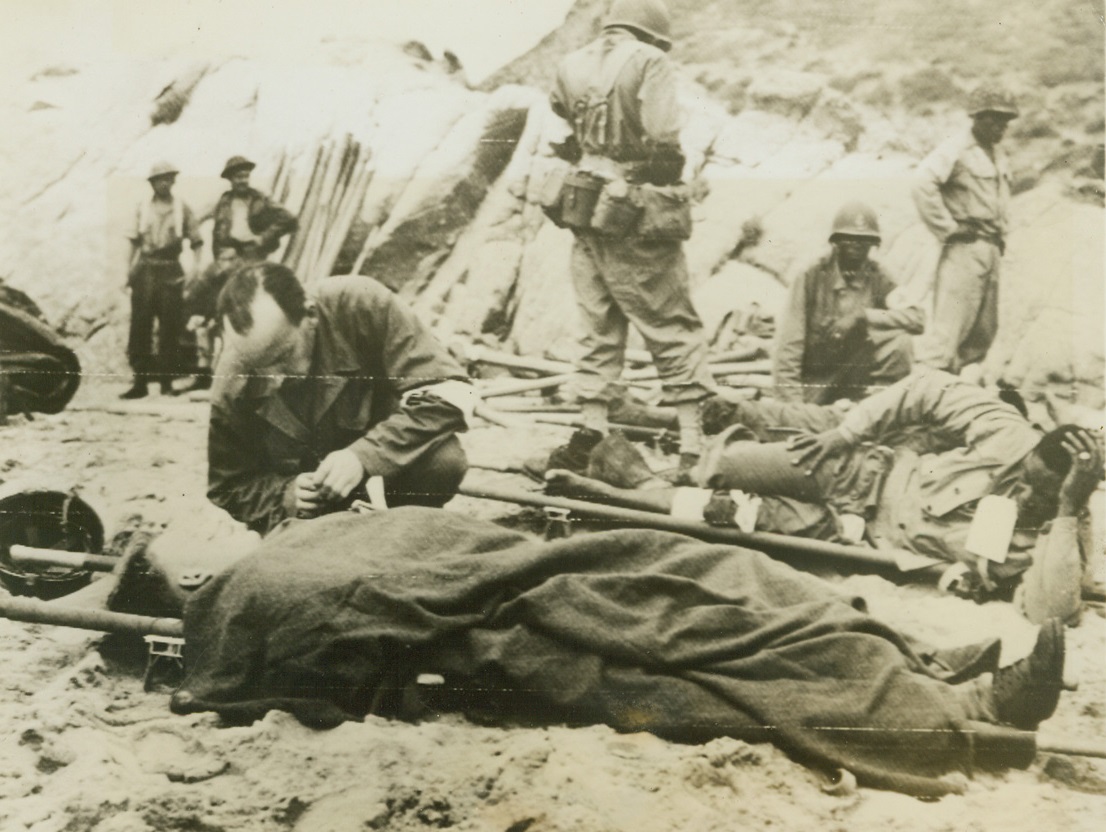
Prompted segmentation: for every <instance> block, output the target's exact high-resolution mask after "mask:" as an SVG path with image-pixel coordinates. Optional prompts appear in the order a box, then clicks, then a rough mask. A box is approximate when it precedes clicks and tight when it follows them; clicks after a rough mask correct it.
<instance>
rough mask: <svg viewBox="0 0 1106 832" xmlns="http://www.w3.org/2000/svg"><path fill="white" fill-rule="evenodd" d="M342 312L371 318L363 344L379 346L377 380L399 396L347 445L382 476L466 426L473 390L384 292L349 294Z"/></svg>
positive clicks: (430, 338) (370, 471) (425, 330)
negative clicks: (396, 402)
mask: <svg viewBox="0 0 1106 832" xmlns="http://www.w3.org/2000/svg"><path fill="white" fill-rule="evenodd" d="M347 311H348V313H349V314H353V315H357V316H358V317H359V319H360V320H361V321H363V322H371V327H372V330H373V343H372V344H371V345H370V344H367V345H366V346H367V348H369V349H379V350H380V353H381V359H382V361H381V363H382V365H383V369H384V374H385V376H386V380H382V383H387V384H391V385H392V386H393V388H394V389H395V391H396V392H397V394H399V395H400V396H401V400H400V405H399V407H398V408H397V409H396V410H395V412H393V413H392V414H391V415H390V416H388V417H387V418H386V419H384V420H383V421H381V422H378V423H377V424H376V425H373V426H372V427H371V428H369V429H368V431H367V432H366V433H365V435H364V436H362V437H361V438H359V439H357V440H356V441H355V442H354V443H353V444H352V445H350V446H349V450H350V451H352V452H353V453H354V455H356V456H357V458H358V460H359V461H360V462H361V466H362V468H364V470H365V473H366V474H368V475H370V476H388V475H390V474H394V473H396V472H398V471H401V470H402V469H404V468H406V467H407V466H409V465H410V464H411V463H413V462H414V461H415V460H417V459H418V458H419V457H421V456H422V455H423V454H425V453H427V452H428V451H430V450H432V449H433V448H435V447H437V446H438V445H440V444H441V443H442V442H444V441H445V440H446V439H448V438H449V437H450V436H452V435H453V434H454V433H458V432H462V431H464V430H466V428H467V419H468V418H470V417H471V415H472V408H473V407H474V406H475V403H476V399H477V397H476V392H475V390H474V389H473V388H472V386H471V385H470V384H468V380H467V375H466V374H465V371H464V370H463V369H462V368H461V366H460V365H459V364H458V363H457V362H456V361H454V360H453V358H452V357H451V356H450V355H449V353H448V352H447V351H446V349H445V348H444V347H442V346H441V344H439V343H438V341H437V339H435V338H434V336H433V335H432V334H431V333H430V330H429V329H428V328H427V327H426V326H425V325H424V324H423V323H422V322H421V321H420V320H419V319H418V318H417V317H416V316H415V314H414V312H412V311H411V310H410V309H408V308H407V307H406V306H404V305H403V304H402V303H401V302H400V301H398V300H396V299H395V298H394V297H392V296H391V295H390V293H387V290H383V289H382V290H381V291H380V292H375V293H373V294H372V295H370V294H358V295H352V296H351V298H350V303H349V305H348V309H347ZM447 382H451V383H447Z"/></svg>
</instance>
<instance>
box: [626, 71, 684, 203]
mask: <svg viewBox="0 0 1106 832" xmlns="http://www.w3.org/2000/svg"><path fill="white" fill-rule="evenodd" d="M638 98H639V100H640V103H641V126H642V129H643V130H644V133H645V140H646V144H647V146H648V148H649V158H648V170H649V180H650V181H651V182H652V183H653V184H655V185H674V184H676V183H677V182H679V181H680V180H681V178H682V177H683V171H684V164H685V163H686V158H685V157H684V152H683V150H682V148H681V147H680V127H681V126H682V124H681V122H682V120H681V116H680V105H679V101H678V100H677V95H676V73H675V70H674V69H673V67H672V62H671V61H669V60H668V58H667V57H666V56H664V55H663V54H659V53H658V54H657V55H653V56H650V57H649V59H648V60H647V62H646V64H645V67H644V72H643V76H642V82H641V87H640V89H639V90H638Z"/></svg>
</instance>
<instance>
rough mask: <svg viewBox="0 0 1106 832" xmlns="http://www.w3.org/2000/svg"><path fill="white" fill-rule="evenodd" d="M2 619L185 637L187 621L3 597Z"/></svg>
mask: <svg viewBox="0 0 1106 832" xmlns="http://www.w3.org/2000/svg"><path fill="white" fill-rule="evenodd" d="M0 618H7V619H8V620H9V621H25V622H27V623H30V624H54V625H56V626H59V627H75V628H77V629H78V630H98V631H99V632H102V633H130V634H132V635H140V636H167V637H169V638H181V637H182V636H183V635H184V622H182V621H181V620H180V619H179V618H153V617H152V616H148V615H131V614H130V613H125V612H107V611H106V610H97V609H92V608H88V607H64V606H56V605H55V604H53V603H49V602H46V601H32V600H29V599H26V598H0Z"/></svg>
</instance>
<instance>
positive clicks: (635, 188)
mask: <svg viewBox="0 0 1106 832" xmlns="http://www.w3.org/2000/svg"><path fill="white" fill-rule="evenodd" d="M538 200H539V202H540V203H541V206H542V210H543V211H544V212H545V214H546V216H547V217H549V219H550V220H552V221H553V223H554V224H556V225H557V226H558V227H559V228H571V229H573V230H574V231H595V232H598V233H599V234H603V235H605V236H611V237H639V238H641V239H645V240H686V239H688V238H689V237H690V236H691V201H690V198H689V194H688V190H687V187H686V186H684V185H667V186H663V187H660V186H656V185H648V184H642V185H632V184H630V183H628V182H627V181H626V180H625V179H621V178H619V179H606V178H604V177H601V176H597V175H595V174H594V173H591V172H588V171H580V170H575V171H571V172H568V171H566V170H565V169H564V168H563V167H561V166H554V167H553V168H551V169H550V170H549V171H548V172H547V173H546V175H545V178H544V179H543V181H542V184H541V187H540V192H539V195H538Z"/></svg>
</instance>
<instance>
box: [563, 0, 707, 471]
mask: <svg viewBox="0 0 1106 832" xmlns="http://www.w3.org/2000/svg"><path fill="white" fill-rule="evenodd" d="M671 46H672V41H671V20H670V18H669V14H668V10H667V8H666V7H665V6H664V4H663V3H662V2H660V0H617V2H615V3H614V5H613V7H612V9H611V12H610V15H609V16H608V18H607V20H606V23H605V25H604V29H603V33H602V35H601V36H600V37H599V38H598V39H597V40H595V41H593V42H592V43H590V44H588V45H587V46H585V47H584V48H583V49H580V50H578V51H576V52H574V53H572V54H570V55H568V56H567V57H566V58H565V59H564V60H563V61H562V62H561V64H560V66H559V67H558V70H557V79H556V83H555V86H554V89H553V92H552V95H551V104H552V107H553V111H554V112H555V113H556V114H557V115H559V116H560V117H561V118H563V119H564V120H565V121H566V122H568V123H569V125H571V128H572V135H571V136H570V137H569V139H568V140H567V141H566V142H565V143H564V144H563V145H555V146H554V150H555V152H557V154H558V155H559V156H560V157H561V158H563V159H565V160H566V161H569V162H571V163H572V164H573V166H574V167H573V175H577V176H580V177H583V178H584V181H585V182H586V181H587V180H588V178H589V177H590V181H591V182H592V183H594V184H595V186H596V188H597V189H599V188H602V189H603V195H602V196H600V197H599V202H598V205H597V207H596V211H595V215H594V216H593V217H591V218H590V221H589V217H588V216H587V215H585V216H584V217H583V222H579V221H578V220H577V221H575V222H573V221H566V222H565V223H564V224H565V225H567V226H568V227H571V228H572V229H573V231H574V233H575V235H576V240H575V244H574V247H573V251H572V278H573V284H574V287H575V290H576V297H577V303H578V305H579V309H580V313H581V315H582V317H583V320H584V322H585V326H586V330H587V334H586V336H585V338H584V355H583V356H582V358H581V359H580V360H579V362H578V364H577V369H578V372H579V377H578V382H577V391H578V396H579V399H580V401H581V404H582V407H583V411H584V422H585V426H586V427H587V428H589V429H592V430H594V431H595V432H596V433H595V436H596V437H598V436H599V435H600V434H601V433H602V432H605V431H606V429H607V413H608V406H609V404H610V403H611V401H613V400H614V399H616V398H617V397H618V396H619V395H620V394H621V392H622V391H621V387H620V385H619V384H618V379H619V375H620V373H621V372H622V368H623V361H624V358H625V352H626V338H627V335H628V332H629V325H630V324H631V323H633V325H634V326H635V327H636V328H637V329H638V331H639V332H640V333H641V334H642V336H643V337H644V339H645V343H646V346H647V347H648V349H649V352H650V353H651V354H652V356H653V360H654V362H655V363H656V366H657V369H658V371H659V374H660V379H661V384H662V386H663V390H664V395H663V399H662V403H663V404H666V405H674V406H675V407H676V409H677V411H678V413H679V420H680V440H681V453H682V456H683V457H684V462H685V464H686V463H688V462H689V461H690V458H691V455H693V454H697V453H698V450H699V443H700V437H699V429H698V417H697V403H698V402H699V401H700V400H701V399H703V398H705V397H707V396H708V395H710V392H711V390H712V389H713V379H712V377H711V376H710V373H709V371H708V368H707V354H706V344H705V340H704V336H703V327H702V323H701V321H700V319H699V316H698V314H697V312H696V311H695V308H694V307H693V306H692V304H691V297H690V294H689V290H688V276H687V264H686V261H685V259H684V252H683V246H682V240H683V239H686V237H687V236H688V235H689V234H690V209H689V206H688V202H687V193H686V188H685V187H684V186H683V185H682V184H681V178H682V175H683V167H684V155H683V152H682V151H681V149H680V144H679V129H680V118H679V107H678V105H677V101H676V80H675V76H674V74H673V69H672V64H671V63H670V61H669V60H668V58H667V56H666V55H665V53H666V52H667V51H668V50H669V49H670V48H671ZM571 178H572V177H571V176H570V180H571ZM577 181H579V180H577ZM579 193H580V192H579V191H578V192H577V193H576V196H579ZM568 199H570V200H572V199H575V197H573V196H570V197H568ZM605 201H606V202H607V204H608V207H610V205H611V204H614V205H615V207H616V211H615V212H606V213H604V210H605V209H604V208H603V206H604V202H605ZM617 210H622V211H623V213H622V215H621V221H618V220H616V221H612V222H609V223H606V224H605V221H601V220H600V219H599V217H600V214H603V215H604V216H606V217H607V219H610V217H611V216H612V214H613V213H617ZM666 211H667V212H668V213H666Z"/></svg>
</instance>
